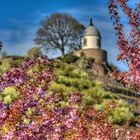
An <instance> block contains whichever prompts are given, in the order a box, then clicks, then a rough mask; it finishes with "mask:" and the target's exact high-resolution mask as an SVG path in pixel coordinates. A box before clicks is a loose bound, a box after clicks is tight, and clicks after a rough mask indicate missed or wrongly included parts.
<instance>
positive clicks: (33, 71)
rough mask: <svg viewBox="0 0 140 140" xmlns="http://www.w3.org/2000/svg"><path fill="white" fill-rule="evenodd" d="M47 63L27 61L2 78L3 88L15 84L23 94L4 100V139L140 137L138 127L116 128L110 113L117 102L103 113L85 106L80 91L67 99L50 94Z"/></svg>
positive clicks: (0, 134) (0, 117) (0, 135)
mask: <svg viewBox="0 0 140 140" xmlns="http://www.w3.org/2000/svg"><path fill="white" fill-rule="evenodd" d="M46 62H47V63H49V62H48V60H47V59H46V58H38V59H35V60H26V61H25V62H23V63H22V66H21V67H20V68H13V69H11V70H10V71H9V72H6V73H4V74H3V75H2V76H1V77H0V90H1V91H4V89H5V92H6V91H7V88H9V87H11V88H13V87H14V88H15V89H16V91H18V92H19V93H20V94H19V97H18V99H17V100H14V101H12V103H11V104H10V105H9V106H5V105H4V102H3V101H2V100H1V101H0V139H1V140H16V139H19V140H22V139H30V140H38V139H47V140H60V139H71V140H75V139H80V140H83V139H100V140H105V139H112V138H113V139H117V140H121V138H122V134H125V135H123V137H124V139H128V138H129V140H138V138H139V136H140V133H139V130H138V129H137V130H135V131H130V130H127V129H125V128H124V129H122V128H116V127H114V126H112V125H111V124H110V123H109V122H108V120H107V119H106V116H107V113H108V110H111V109H112V106H114V104H112V103H110V104H108V108H107V109H105V110H104V112H100V111H97V110H95V109H94V108H93V107H91V106H84V105H83V102H82V98H83V97H82V94H81V93H79V92H74V93H70V94H69V95H67V98H66V99H64V96H63V94H60V93H56V92H52V93H48V86H49V82H50V81H51V80H52V78H53V73H52V71H53V70H52V66H51V64H47V65H46ZM2 93H3V92H2ZM2 93H1V94H2ZM5 94H6V95H7V94H8V93H5ZM93 97H94V96H93ZM125 113H126V112H125ZM110 132H111V133H110Z"/></svg>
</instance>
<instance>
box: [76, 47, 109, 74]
mask: <svg viewBox="0 0 140 140" xmlns="http://www.w3.org/2000/svg"><path fill="white" fill-rule="evenodd" d="M81 53H84V54H85V56H86V57H87V58H93V59H94V63H93V65H92V68H91V71H92V72H94V73H95V74H99V75H106V74H107V73H108V71H107V65H106V64H107V52H106V51H105V50H101V49H82V50H80V51H76V52H74V53H73V54H74V55H76V56H81Z"/></svg>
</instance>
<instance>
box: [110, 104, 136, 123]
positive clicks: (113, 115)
mask: <svg viewBox="0 0 140 140" xmlns="http://www.w3.org/2000/svg"><path fill="white" fill-rule="evenodd" d="M108 117H109V121H110V122H111V123H115V124H126V123H128V122H129V121H131V120H133V118H134V115H133V113H132V111H131V110H130V109H129V108H128V107H116V108H114V109H113V110H112V111H111V112H110V113H109V114H108Z"/></svg>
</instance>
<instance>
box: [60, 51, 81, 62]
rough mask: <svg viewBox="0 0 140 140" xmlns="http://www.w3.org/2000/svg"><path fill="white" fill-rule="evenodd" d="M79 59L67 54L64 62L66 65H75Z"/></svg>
mask: <svg viewBox="0 0 140 140" xmlns="http://www.w3.org/2000/svg"><path fill="white" fill-rule="evenodd" d="M78 59H79V57H78V56H75V55H73V54H71V53H70V54H66V55H65V56H64V57H63V58H62V61H63V62H65V63H69V64H70V63H74V62H76V61H77V60H78Z"/></svg>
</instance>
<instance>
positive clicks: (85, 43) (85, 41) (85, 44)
mask: <svg viewBox="0 0 140 140" xmlns="http://www.w3.org/2000/svg"><path fill="white" fill-rule="evenodd" d="M83 45H84V46H87V39H86V38H84V42H83Z"/></svg>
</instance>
